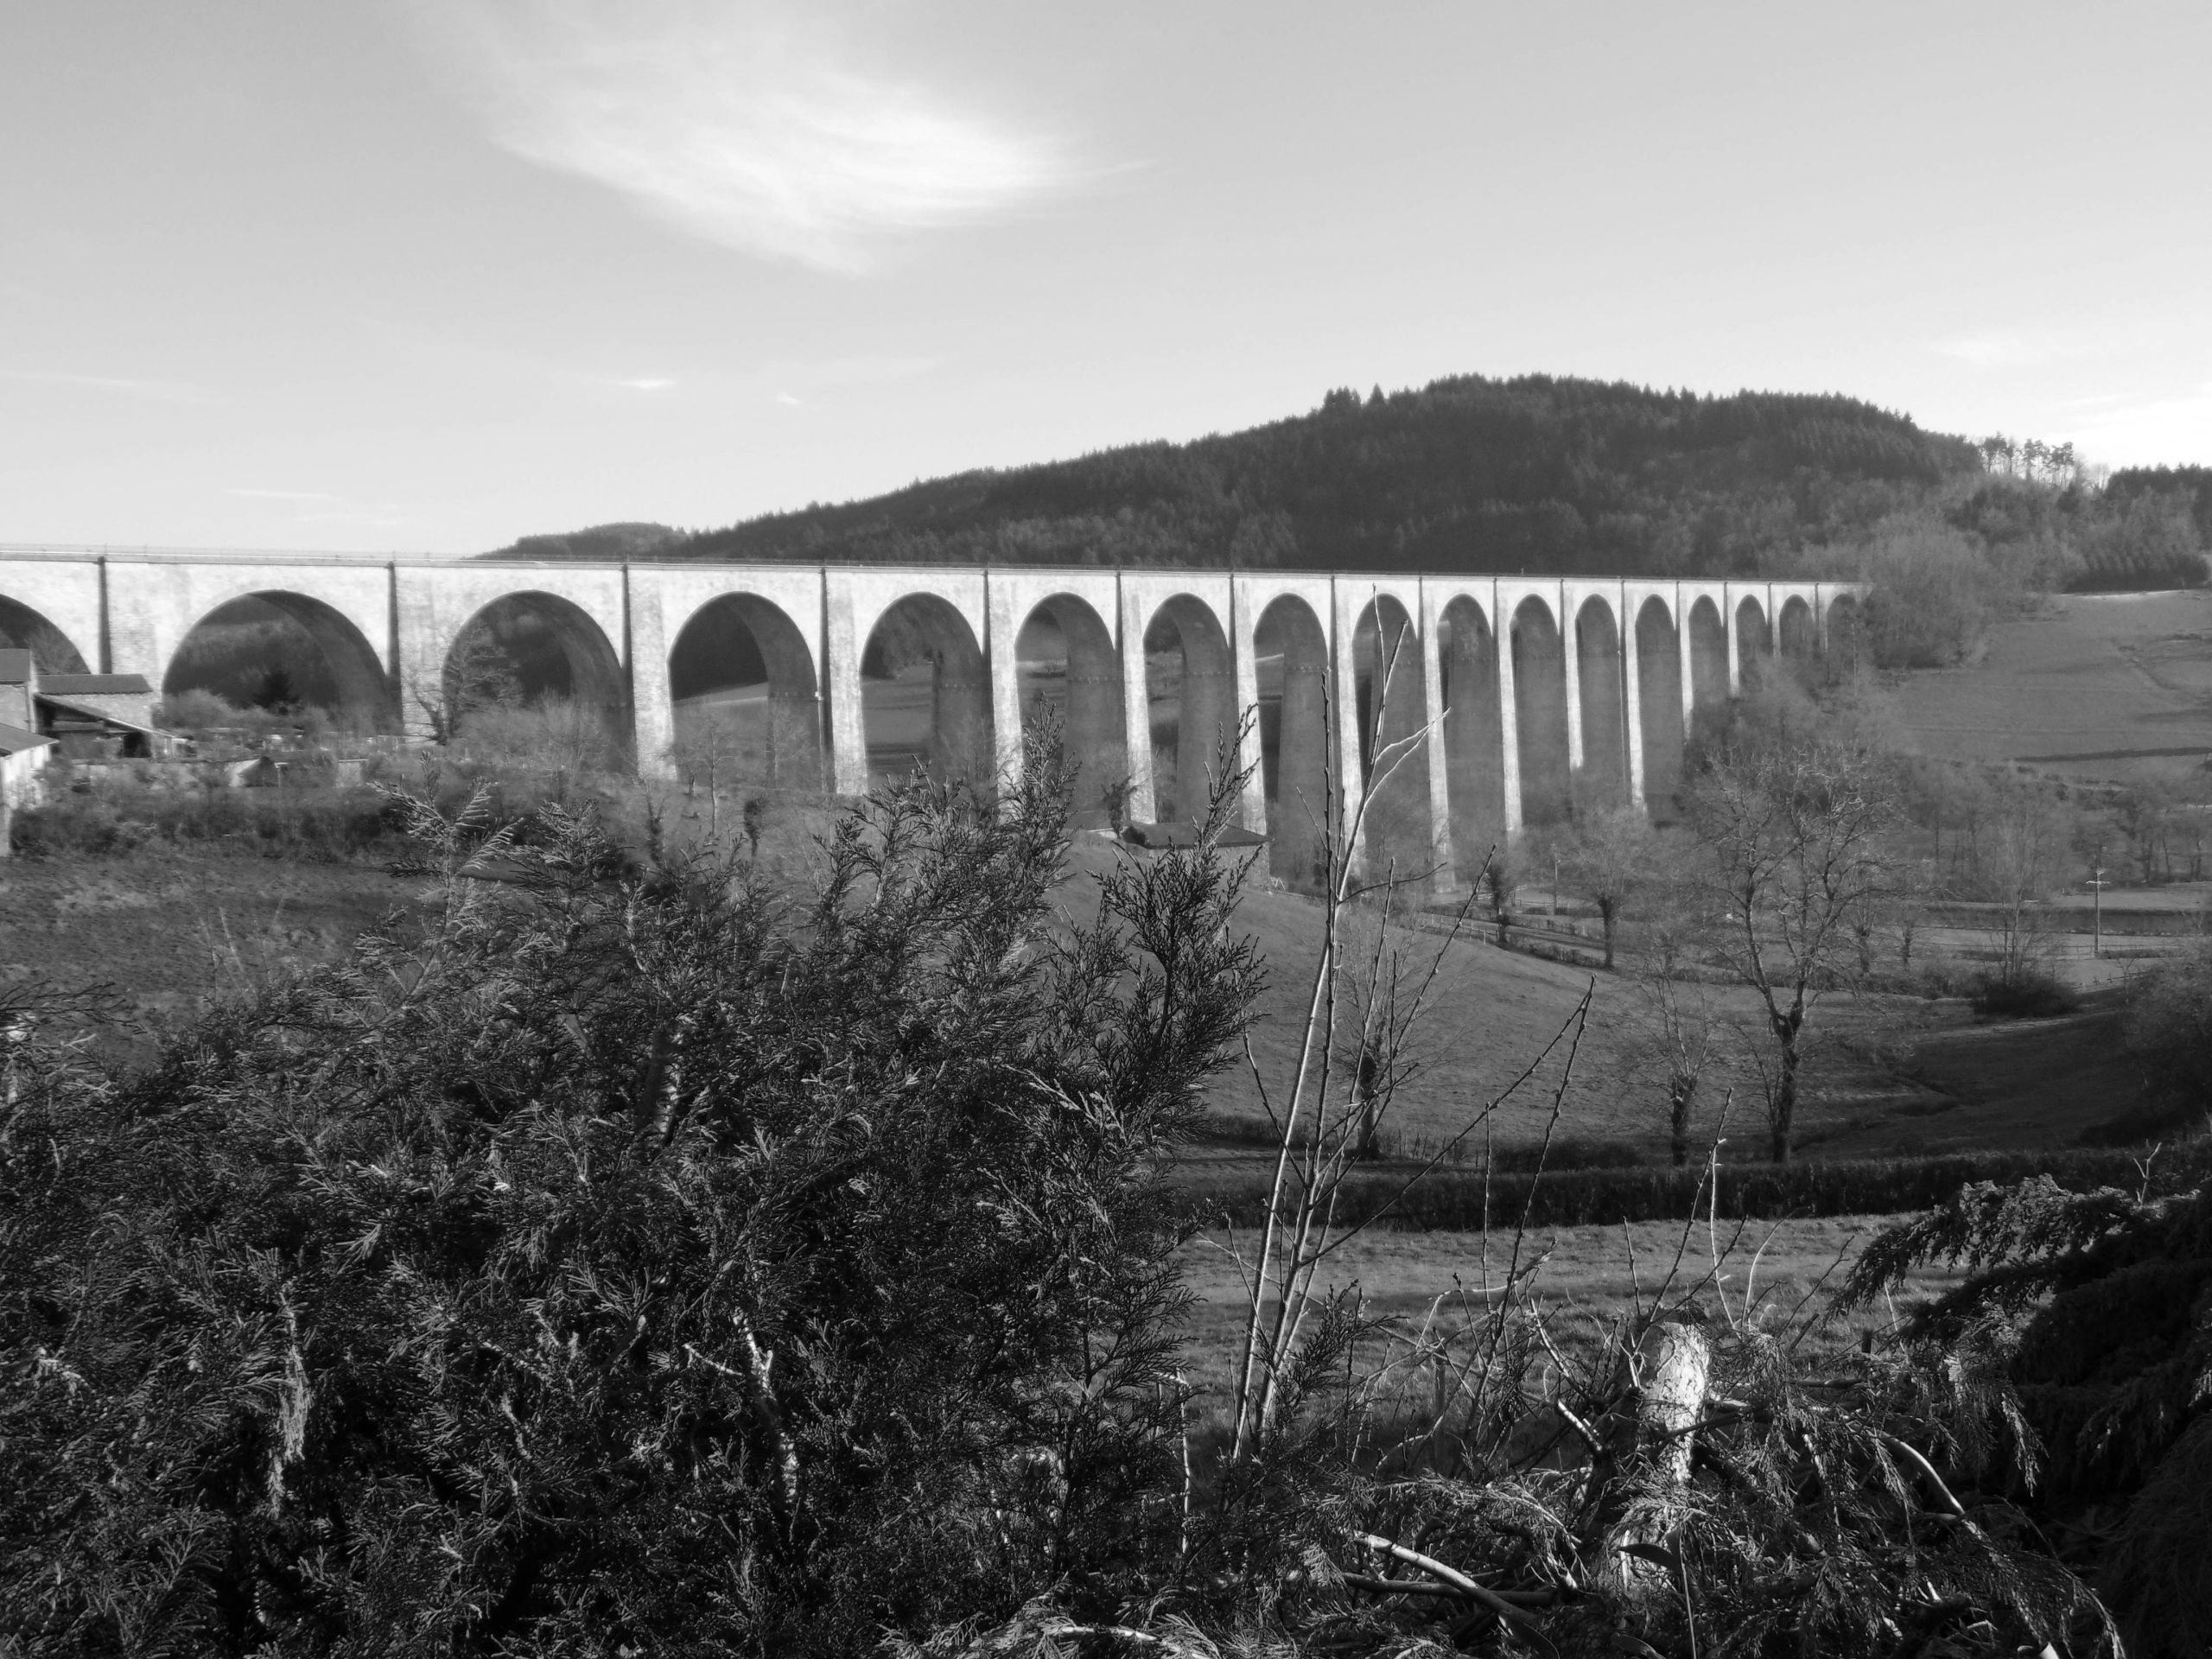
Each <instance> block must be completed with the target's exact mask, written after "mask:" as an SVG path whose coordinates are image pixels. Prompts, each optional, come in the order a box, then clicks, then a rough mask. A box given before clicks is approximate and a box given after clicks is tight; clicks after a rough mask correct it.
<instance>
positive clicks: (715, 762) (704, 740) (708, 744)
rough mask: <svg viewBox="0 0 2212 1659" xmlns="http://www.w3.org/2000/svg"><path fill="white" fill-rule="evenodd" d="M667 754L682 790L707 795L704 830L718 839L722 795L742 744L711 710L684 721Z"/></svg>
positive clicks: (733, 776) (737, 767)
mask: <svg viewBox="0 0 2212 1659" xmlns="http://www.w3.org/2000/svg"><path fill="white" fill-rule="evenodd" d="M668 758H669V759H670V760H672V761H673V762H675V764H676V770H677V775H678V776H679V777H681V778H682V779H683V788H684V792H685V793H686V794H689V795H691V796H693V797H694V798H696V797H697V796H698V795H700V794H702V793H703V794H704V795H705V796H706V798H707V833H708V834H709V836H712V837H714V838H715V840H717V841H719V840H720V839H721V832H722V796H723V795H724V793H726V792H727V791H728V790H729V788H730V787H731V785H733V784H734V783H735V782H736V781H737V779H738V777H739V774H740V766H741V762H742V760H743V755H742V745H741V744H740V742H739V741H738V735H737V734H736V733H735V732H734V731H733V730H731V729H730V728H729V726H728V723H727V722H726V721H720V720H717V719H715V717H714V716H713V715H711V714H708V715H701V716H699V717H697V718H695V719H691V720H687V721H684V722H683V725H682V727H681V728H679V729H678V731H677V738H676V741H675V742H673V743H672V744H671V745H670V746H669V750H668Z"/></svg>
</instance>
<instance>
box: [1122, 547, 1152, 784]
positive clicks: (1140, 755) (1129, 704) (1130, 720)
mask: <svg viewBox="0 0 2212 1659" xmlns="http://www.w3.org/2000/svg"><path fill="white" fill-rule="evenodd" d="M1115 590H1116V594H1117V597H1118V603H1117V606H1116V608H1117V609H1118V610H1119V611H1120V613H1121V616H1120V619H1119V621H1118V623H1117V628H1118V632H1120V634H1121V642H1122V732H1123V733H1124V734H1125V744H1126V747H1127V749H1128V763H1129V798H1128V815H1129V822H1130V823H1152V822H1153V821H1154V818H1156V817H1158V816H1159V814H1158V809H1157V808H1156V807H1155V805H1154V799H1153V792H1152V688H1151V685H1150V683H1149V682H1148V681H1147V677H1146V675H1145V661H1144V625H1145V613H1144V596H1143V595H1142V594H1140V593H1139V592H1137V591H1136V589H1135V586H1134V585H1133V584H1132V583H1130V582H1127V581H1126V580H1123V579H1122V578H1120V577H1116V581H1115Z"/></svg>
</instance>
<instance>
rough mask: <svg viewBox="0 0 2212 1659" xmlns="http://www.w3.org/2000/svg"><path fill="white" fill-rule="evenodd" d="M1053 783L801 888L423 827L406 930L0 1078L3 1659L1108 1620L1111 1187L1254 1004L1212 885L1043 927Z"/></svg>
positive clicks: (792, 1634)
mask: <svg viewBox="0 0 2212 1659" xmlns="http://www.w3.org/2000/svg"><path fill="white" fill-rule="evenodd" d="M1065 777H1066V774H1065V772H1064V771H1062V770H1061V769H1060V768H1059V767H1058V765H1057V764H1056V763H1050V764H1048V763H1046V761H1045V760H1042V759H1041V758H1034V760H1033V765H1032V766H1031V767H1030V768H1029V770H1028V772H1027V782H1026V783H1025V784H1024V785H1023V786H1022V788H1021V790H1020V792H1019V793H1018V795H1016V796H1014V798H1010V799H1006V800H1002V801H1001V803H1000V804H998V805H997V806H996V807H995V808H993V807H988V806H985V805H982V804H980V803H978V802H977V801H976V799H975V798H973V797H971V796H970V795H969V794H967V793H965V792H963V791H946V790H943V789H940V788H938V787H936V786H933V785H923V784H913V785H906V786H904V787H902V788H900V789H899V790H897V791H893V792H891V793H890V794H888V795H887V797H885V798H882V799H881V800H880V801H879V802H878V803H876V804H874V805H872V806H870V807H869V808H868V809H867V810H865V811H864V812H862V813H861V814H860V815H859V816H856V817H853V818H851V819H849V820H848V821H847V822H846V823H844V824H843V826H842V829H841V831H840V832H839V834H838V835H837V836H836V840H835V842H834V844H833V845H832V846H831V847H830V848H829V849H828V856H827V868H826V870H825V872H824V873H823V876H822V878H821V881H820V885H819V886H818V887H817V888H816V889H815V890H814V892H813V893H812V894H811V895H810V897H808V898H807V899H804V900H803V901H796V902H791V903H789V904H788V905H787V903H786V901H784V900H780V899H778V898H776V897H775V896H774V895H772V894H771V893H768V892H766V891H765V890H764V889H763V888H761V887H758V886H756V885H754V884H753V882H752V881H751V880H749V879H748V878H747V875H746V874H745V872H744V871H743V870H742V869H741V868H733V867H730V866H728V865H725V864H721V863H719V862H716V861H711V860H708V861H700V860H690V861H685V860H676V861H668V862H664V863H663V864H661V865H659V866H658V867H656V868H653V869H652V870H651V871H650V872H648V873H646V874H644V875H642V876H640V877H639V878H636V879H621V878H620V871H621V869H622V868H623V860H622V859H621V858H620V855H617V854H616V852H615V850H614V849H612V848H611V847H610V846H609V845H608V844H607V842H606V841H605V840H604V839H603V838H602V837H601V836H599V835H598V834H597V833H596V832H595V831H594V829H593V828H592V826H591V825H590V824H589V823H588V822H586V821H582V820H578V819H575V818H572V817H565V816H563V815H559V814H552V815H550V816H548V817H543V818H542V819H541V820H540V822H541V825H542V836H541V838H542V839H543V842H544V845H543V847H542V849H536V850H533V849H531V848H529V847H526V846H524V845H523V844H521V842H520V841H519V840H518V838H516V837H514V836H508V835H504V834H496V833H495V834H493V835H491V836H488V837H487V836H486V835H485V833H484V831H485V828H486V824H485V820H484V817H483V815H482V814H481V813H480V812H477V813H474V814H469V815H464V816H463V817H462V818H461V819H460V820H459V821H452V820H447V819H442V818H440V817H436V816H435V815H434V814H432V813H431V812H430V811H429V809H428V808H426V807H419V806H418V807H417V808H416V809H415V810H414V813H413V822H412V827H413V828H414V829H415V830H416V833H417V836H418V837H419V838H420V839H421V841H422V842H423V844H424V846H425V848H426V849H427V854H428V855H429V857H430V860H431V862H432V863H433V864H434V866H435V868H436V870H437V871H438V872H439V873H440V874H441V877H442V891H443V896H444V905H443V908H442V913H441V914H440V915H439V917H438V918H437V919H436V920H435V923H434V924H432V925H430V926H429V931H428V932H427V935H426V937H423V938H420V939H418V940H414V941H411V942H401V941H397V940H390V939H385V940H377V939H371V940H368V941H365V943H364V944H363V945H362V947H361V948H360V950H359V955H358V956H357V957H356V958H355V959H354V960H353V962H352V963H350V964H349V965H347V966H346V967H344V968H343V969H339V970H335V971H330V972H325V973H322V974H321V975H318V976H314V977H310V978H307V979H303V980H301V981H298V982H294V983H289V984H284V985H280V986H277V987H274V988H270V989H269V990H267V991H265V992H264V993H262V994H260V995H257V996H256V997H255V998H253V999H252V1000H251V1001H245V1002H242V1003H239V1004H238V1005H236V1006H232V1007H227V1008H225V1009H223V1010H221V1011H219V1012H218V1013H216V1014H212V1015H210V1016H208V1017H207V1018H206V1019H204V1020H200V1022H199V1023H197V1024H196V1025H194V1027H190V1028H189V1029H188V1030H187V1031H185V1032H184V1033H181V1035H179V1036H177V1037H175V1039H172V1040H171V1041H169V1042H168V1044H167V1045H166V1046H165V1048H164V1051H163V1052H162V1056H161V1058H160V1059H159V1061H158V1062H157V1063H156V1064H155V1065H153V1066H151V1067H150V1068H149V1069H148V1070H145V1071H142V1072H138V1073H135V1074H126V1075H101V1074H99V1073H97V1072H94V1071H90V1070H88V1069H86V1067H84V1066H83V1065H79V1064H78V1063H77V1061H76V1058H75V1057H74V1055H73V1052H71V1051H69V1050H67V1048H66V1047H64V1048H61V1049H58V1050H57V1049H55V1048H54V1047H52V1046H48V1045H44V1044H41V1043H40V1042H37V1041H33V1042H30V1043H29V1044H17V1045H16V1046H13V1047H11V1048H10V1049H9V1050H8V1051H7V1054H8V1058H7V1060H6V1064H7V1065H8V1068H9V1069H8V1073H7V1084H8V1086H7V1090H6V1092H5V1096H4V1107H0V1111H3V1112H4V1116H0V1444H4V1445H5V1446H6V1447H7V1448H8V1455H7V1464H8V1479H7V1481H6V1482H5V1484H4V1487H0V1649H6V1650H9V1651H16V1650H22V1651H35V1652H39V1653H42V1654H86V1655H90V1654H110V1653H118V1652H162V1651H174V1652H192V1653H206V1654H239V1655H245V1654H249V1653H251V1654H263V1653H277V1652H283V1653H288V1654H317V1653H336V1652H346V1653H367V1652H377V1653H382V1654H388V1655H402V1654H425V1655H427V1654H431V1653H435V1654H440V1655H448V1654H453V1653H460V1652H481V1653H492V1652H499V1653H522V1652H531V1653H541V1654H556V1653H557V1654H574V1655H586V1654H589V1655H610V1656H611V1655H615V1654H621V1653H645V1652H653V1653H663V1652H666V1653H692V1654H706V1653H710V1652H711V1653H735V1652H743V1653H761V1652H776V1653H787V1654H805V1653H823V1654H829V1653H835V1654H848V1653H853V1652H857V1651H862V1650H865V1649H868V1648H869V1647H871V1646H873V1645H874V1643H876V1641H877V1640H878V1638H879V1637H880V1635H881V1634H882V1632H883V1631H884V1630H886V1629H887V1628H890V1629H906V1630H916V1631H921V1630H926V1629H928V1628H930V1627H931V1626H932V1625H935V1624H943V1623H949V1622H950V1621H954V1620H957V1619H962V1618H969V1617H975V1616H1003V1615H1005V1614H1007V1613H1010V1612H1012V1611H1014V1610H1015V1609H1016V1608H1018V1607H1019V1606H1020V1605H1021V1604H1022V1603H1023V1602H1024V1601H1025V1600H1026V1599H1028V1598H1030V1597H1032V1596H1034V1595H1037V1594H1039V1593H1042V1592H1046V1591H1051V1592H1054V1593H1056V1594H1058V1595H1059V1596H1061V1597H1062V1598H1064V1599H1065V1603H1066V1605H1070V1606H1071V1607H1075V1608H1078V1609H1084V1608H1098V1609H1102V1610H1105V1611H1112V1610H1114V1609H1116V1608H1117V1607H1119V1606H1120V1605H1122V1604H1123V1603H1124V1602H1125V1601H1126V1600H1128V1599H1130V1598H1132V1597H1135V1596H1139V1595H1141V1594H1142V1593H1143V1592H1144V1586H1145V1582H1146V1574H1147V1573H1154V1572H1156V1571H1158V1570H1160V1568H1161V1564H1162V1563H1163V1562H1172V1561H1173V1534H1174V1529H1175V1526H1176V1510H1175V1506H1174V1505H1173V1503H1172V1501H1171V1500H1170V1498H1169V1496H1168V1495H1169V1494H1172V1493H1173V1491H1174V1490H1175V1487H1176V1471H1175V1446H1176V1440H1175V1429H1176V1427H1177V1414H1178V1412H1179V1395H1178V1393H1177V1391H1176V1389H1175V1388H1174V1387H1173V1368H1174V1354H1173V1341H1172V1333H1171V1330H1170V1322H1171V1320H1172V1319H1173V1315H1174V1313H1176V1311H1177V1309H1178V1307H1179V1305H1180V1300H1181V1292H1180V1291H1179V1287H1178V1285H1177V1281H1176V1276H1175V1272H1174V1268H1173V1252H1174V1250H1175V1249H1176V1248H1177V1246H1178V1244H1179V1242H1180V1238H1181V1233H1180V1230H1179V1224H1178V1222H1177V1219H1176V1217H1175V1213H1174V1211H1173V1204H1172V1201H1171V1199H1170V1197H1169V1195H1168V1194H1167V1192H1166V1191H1165V1190H1164V1189H1163V1188H1162V1187H1161V1185H1160V1183H1159V1181H1158V1179H1156V1177H1155V1176H1154V1173H1152V1172H1153V1170H1154V1166H1155V1164H1156V1161H1157V1158H1158V1154H1160V1151H1161V1149H1162V1147H1163V1144H1164V1140H1165V1137H1166V1135H1168V1134H1169V1133H1170V1132H1172V1131H1174V1130H1176V1129H1178V1128H1179V1127H1180V1126H1182V1125H1183V1124H1184V1122H1185V1120H1186V1118H1187V1117H1188V1116H1189V1114H1190V1113H1191V1111H1192V1108H1193V1102H1194V1099H1195V1094H1196V1090H1197V1086H1198V1084H1199V1083H1200V1082H1201V1081H1202V1080H1203V1079H1204V1077H1205V1076H1206V1075H1207V1073H1208V1072H1209V1071H1211V1069H1212V1068H1213V1067H1214V1066H1215V1065H1217V1064H1218V1063H1220V1061H1221V1060H1222V1058H1224V1054H1225V1052H1227V1048H1228V1046H1229V1045H1230V1043H1231V1042H1232V1041H1233V1039H1234V1038H1235V1037H1236V1033H1237V1032H1238V1030H1239V1028H1240V1027H1241V1025H1242V1023H1243V1020H1244V1018H1245V1009H1246V1007H1247V1005H1248V1002H1249V997H1250V995H1251V993H1252V990H1253V988H1254V978H1253V976H1254V971H1255V970H1254V964H1253V962H1252V958H1251V957H1250V954H1249V947H1248V946H1246V945H1244V944H1240V943H1237V942H1235V941H1232V940H1231V939H1230V938H1229V936H1228V932H1227V930H1226V927H1225V925H1224V924H1225V922H1226V919H1227V916H1228V914H1229V910H1230V906H1231V905H1232V904H1233V902H1234V899H1235V882H1234V880H1233V878H1232V877H1231V876H1230V874H1227V872H1226V870H1225V868H1224V864H1223V863H1222V861H1219V860H1218V859H1217V858H1216V857H1215V856H1214V855H1213V854H1212V853H1211V850H1210V849H1200V850H1198V851H1193V852H1188V853H1182V854H1171V855H1166V856H1165V857H1163V858H1161V859H1159V860H1157V861H1150V862H1147V863H1146V864H1144V865H1142V866H1141V867H1139V866H1135V865H1132V866H1130V867H1128V868H1126V869H1125V870H1124V871H1123V872H1122V874H1121V875H1119V876H1118V877H1116V879H1114V880H1109V881H1108V882H1107V883H1106V885H1105V889H1104V893H1103V917H1102V919H1101V921H1100V922H1099V923H1097V924H1096V925H1094V926H1092V927H1091V928H1090V929H1088V930H1086V931H1081V932H1079V933H1077V934H1076V935H1074V936H1073V937H1072V938H1071V937H1069V936H1068V935H1067V934H1065V932H1063V931H1059V929H1058V922H1057V918H1056V915H1055V912H1054V911H1053V908H1052V892H1053V887H1054V884H1055V882H1056V881H1057V880H1058V877H1059V875H1060V874H1061V871H1062V868H1063V859H1064V857H1065V836H1064V833H1063V820H1064V812H1065ZM486 861H493V862H496V864H497V866H498V868H499V870H500V873H501V874H502V876H503V880H502V881H501V882H499V883H498V884H489V883H485V882H480V881H473V880H466V879H464V874H463V873H464V872H465V871H466V870H467V869H473V868H482V867H483V865H484V863H485V862H486ZM0 1012H4V1011H0ZM20 1012H21V1011H20V1010H17V1011H16V1013H18V1014H19V1013H20ZM0 1024H4V1025H7V1026H8V1027H10V1029H11V1031H12V1032H13V1033H17V1034H22V1033H26V1032H29V1031H31V1030H33V1027H30V1026H29V1025H27V1024H26V1022H25V1021H24V1020H22V1019H20V1018H13V1017H10V1018H7V1019H0Z"/></svg>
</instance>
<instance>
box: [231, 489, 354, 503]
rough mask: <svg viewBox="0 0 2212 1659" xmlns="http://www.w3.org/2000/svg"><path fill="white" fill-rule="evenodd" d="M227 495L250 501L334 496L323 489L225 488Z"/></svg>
mask: <svg viewBox="0 0 2212 1659" xmlns="http://www.w3.org/2000/svg"><path fill="white" fill-rule="evenodd" d="M223 493H224V494H225V495H235V496H238V497H241V498H242V499H245V500H248V501H328V500H330V499H333V498H332V497H330V496H329V495H327V494H326V493H323V492H322V491H321V490H247V489H237V490H225V491H224V492H223Z"/></svg>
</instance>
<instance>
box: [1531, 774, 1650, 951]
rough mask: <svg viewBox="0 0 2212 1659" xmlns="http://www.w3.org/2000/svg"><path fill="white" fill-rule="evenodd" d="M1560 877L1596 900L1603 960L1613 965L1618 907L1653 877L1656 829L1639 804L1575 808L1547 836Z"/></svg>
mask: <svg viewBox="0 0 2212 1659" xmlns="http://www.w3.org/2000/svg"><path fill="white" fill-rule="evenodd" d="M1550 850H1551V852H1552V854H1553V855H1554V857H1555V858H1557V859H1558V861H1559V873H1560V880H1562V881H1564V882H1565V883H1566V885H1567V887H1568V888H1569V889H1570V890H1572V891H1573V892H1575V893H1580V894H1581V895H1582V896H1583V897H1584V898H1586V899H1589V900H1590V902H1591V903H1592V904H1593V905H1595V906H1598V919H1599V924H1600V925H1601V926H1602V927H1603V928H1604V930H1605V966H1606V967H1608V968H1611V966H1612V965H1613V957H1614V951H1615V947H1616V945H1617V944H1618V939H1619V934H1620V918H1621V912H1622V911H1623V909H1624V908H1625V907H1626V906H1628V905H1629V904H1630V902H1632V901H1633V899H1635V898H1636V896H1637V894H1638V893H1641V892H1643V890H1644V889H1645V888H1646V887H1649V884H1650V883H1651V882H1652V880H1654V879H1655V878H1656V874H1657V871H1658V859H1659V845H1658V836H1657V833H1656V831H1655V830H1654V829H1652V827H1651V818H1650V815H1649V813H1647V812H1645V811H1644V810H1643V808H1642V807H1640V806H1611V807H1598V808H1595V809H1592V810H1582V811H1578V812H1577V813H1575V815H1574V816H1573V817H1572V818H1569V819H1568V820H1567V822H1566V823H1563V824H1561V825H1560V827H1559V829H1558V830H1557V831H1555V832H1554V835H1553V836H1552V839H1551V849H1550Z"/></svg>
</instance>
